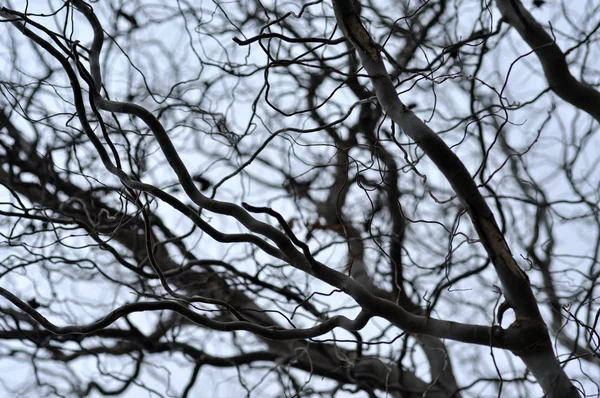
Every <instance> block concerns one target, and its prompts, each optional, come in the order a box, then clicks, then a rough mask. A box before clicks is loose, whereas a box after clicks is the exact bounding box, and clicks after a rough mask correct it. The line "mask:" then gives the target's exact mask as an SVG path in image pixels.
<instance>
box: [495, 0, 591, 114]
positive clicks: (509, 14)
mask: <svg viewBox="0 0 600 398" xmlns="http://www.w3.org/2000/svg"><path fill="white" fill-rule="evenodd" d="M496 5H497V6H498V9H499V10H500V13H501V14H502V17H503V18H504V20H505V21H507V22H508V23H509V24H510V25H511V26H512V27H513V28H515V30H516V31H517V32H519V35H521V38H522V39H523V40H525V42H527V44H528V45H529V47H531V49H532V50H534V51H535V54H536V55H537V57H538V59H539V60H540V63H541V64H542V68H543V69H544V75H545V76H546V80H547V81H548V85H549V86H550V88H551V89H552V91H554V92H555V93H556V95H558V96H559V97H560V98H562V99H563V100H565V101H567V102H568V103H570V104H571V105H574V106H576V107H577V108H579V109H581V110H583V111H585V112H587V113H588V114H589V115H590V116H592V117H593V118H594V119H596V120H597V121H598V122H600V93H599V92H598V91H596V90H594V89H593V88H592V87H591V86H589V85H587V84H585V83H582V82H580V81H579V80H577V79H575V77H573V75H572V74H571V72H570V71H569V65H568V64H567V60H566V58H565V54H564V53H563V52H562V50H561V49H560V47H558V44H556V39H555V38H554V37H552V36H550V35H549V34H548V32H546V30H545V29H544V27H543V26H542V25H541V24H540V23H538V22H537V21H536V20H535V18H533V16H532V15H531V14H530V13H529V11H527V10H526V9H525V7H523V4H522V3H521V1H520V0H496Z"/></svg>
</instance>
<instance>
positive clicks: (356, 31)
mask: <svg viewBox="0 0 600 398" xmlns="http://www.w3.org/2000/svg"><path fill="white" fill-rule="evenodd" d="M333 7H334V11H335V16H336V20H337V22H338V25H339V27H340V29H341V30H342V32H343V33H344V35H345V36H346V38H348V40H349V41H350V42H351V43H352V44H353V46H354V48H355V49H356V51H357V53H358V55H359V57H360V59H361V61H362V63H363V66H364V68H365V70H366V71H367V73H368V74H369V77H370V79H371V83H372V84H373V86H374V90H375V93H376V95H377V99H378V100H379V103H380V105H381V107H382V109H383V110H384V111H385V113H386V114H387V115H388V116H389V117H390V118H391V119H392V120H393V121H394V122H395V123H396V124H398V125H399V126H400V127H401V128H402V130H403V131H404V132H405V133H406V134H407V135H408V136H409V137H410V138H412V139H413V140H414V141H415V142H416V143H417V144H418V145H419V147H420V148H421V149H422V150H423V152H425V154H426V155H427V156H428V157H429V158H430V159H431V160H432V161H433V162H434V163H435V165H436V166H437V167H438V169H439V170H440V171H441V172H442V173H443V174H444V176H445V177H446V178H447V180H448V182H449V183H450V185H451V186H452V188H453V189H454V191H455V192H456V193H457V195H458V197H459V198H460V200H461V202H462V203H463V205H464V206H465V207H466V208H467V211H468V212H469V215H470V217H471V221H472V222H473V225H474V227H475V230H476V231H477V233H478V235H479V237H480V240H481V242H482V244H483V246H484V248H485V250H486V251H487V253H488V255H489V256H490V259H491V260H492V263H493V265H494V267H495V269H496V273H497V274H498V277H499V279H500V282H501V283H502V286H503V288H504V294H505V296H506V300H507V302H508V304H509V305H510V306H511V307H512V308H513V310H514V311H515V316H516V319H517V321H516V322H515V323H514V324H513V325H512V326H511V328H509V330H510V329H514V328H518V327H519V325H521V324H535V325H537V327H539V328H540V333H542V334H544V335H545V338H544V341H542V342H536V343H534V345H533V346H532V347H530V348H529V349H526V350H523V351H520V352H517V353H516V354H517V355H518V356H519V357H521V358H522V359H523V361H524V362H525V363H526V365H527V366H528V367H529V368H530V370H531V371H532V373H533V374H534V376H535V377H536V379H537V380H538V382H539V383H540V385H541V386H542V388H543V389H544V391H545V392H546V393H547V394H548V396H552V397H554V396H556V397H559V396H560V397H567V396H574V397H575V396H579V394H578V393H577V390H576V389H575V387H574V386H573V384H572V383H571V381H570V380H569V378H568V377H567V375H566V374H565V373H564V371H563V370H562V368H561V366H560V364H559V362H558V361H557V359H556V356H555V355H554V351H553V349H552V345H551V344H550V337H549V335H548V331H547V328H546V325H545V323H544V320H543V319H542V316H541V314H540V311H539V308H538V305H537V302H536V299H535V296H534V294H533V291H532V290H531V287H530V285H529V280H528V278H527V276H526V274H525V273H524V272H523V271H522V270H521V269H520V268H519V266H518V264H517V263H516V261H515V260H514V259H513V257H512V254H511V252H510V249H509V247H508V244H507V243H506V241H505V239H504V236H503V234H502V232H501V231H500V229H499V227H498V225H497V223H496V220H495V218H494V215H493V213H492V211H491V209H490V208H489V206H488V205H487V203H486V202H485V200H484V198H483V196H482V195H481V193H480V192H479V190H478V188H477V185H476V184H475V181H474V180H473V178H472V177H471V174H470V173H469V171H468V170H467V168H466V167H465V165H464V164H463V163H462V162H461V161H460V159H459V158H458V157H457V156H456V155H455V154H454V152H452V150H451V149H450V148H449V147H448V146H447V145H446V144H445V143H444V141H443V140H442V139H441V138H439V137H438V136H437V134H435V132H433V130H431V128H429V127H428V126H427V125H426V124H425V123H423V121H422V120H420V119H419V118H418V117H417V116H416V115H415V114H414V113H413V112H411V111H410V109H408V108H407V107H406V106H405V105H404V104H403V103H402V102H401V101H400V99H399V98H398V95H397V93H396V89H395V87H394V85H393V83H392V81H391V79H390V77H389V75H388V73H387V70H386V68H385V65H384V63H383V60H382V58H381V54H380V46H379V45H378V44H376V43H375V42H374V41H373V39H372V38H371V36H370V34H369V33H368V32H367V30H366V29H365V28H364V26H363V25H362V22H361V21H360V18H359V16H358V14H357V12H356V9H355V8H354V1H353V0H333ZM542 330H543V331H542ZM527 337H528V336H523V338H525V339H527ZM532 343H533V342H532Z"/></svg>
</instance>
